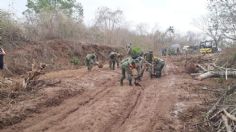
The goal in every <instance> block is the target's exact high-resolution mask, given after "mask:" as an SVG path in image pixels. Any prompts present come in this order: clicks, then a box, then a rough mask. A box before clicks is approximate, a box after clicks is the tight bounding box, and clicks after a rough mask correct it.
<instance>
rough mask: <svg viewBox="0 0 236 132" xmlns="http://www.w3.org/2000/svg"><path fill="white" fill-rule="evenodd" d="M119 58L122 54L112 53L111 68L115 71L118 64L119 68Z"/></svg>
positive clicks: (110, 57)
mask: <svg viewBox="0 0 236 132" xmlns="http://www.w3.org/2000/svg"><path fill="white" fill-rule="evenodd" d="M119 56H120V54H119V53H117V52H115V51H111V52H110V54H109V67H110V69H112V70H115V65H116V63H117V67H119Z"/></svg>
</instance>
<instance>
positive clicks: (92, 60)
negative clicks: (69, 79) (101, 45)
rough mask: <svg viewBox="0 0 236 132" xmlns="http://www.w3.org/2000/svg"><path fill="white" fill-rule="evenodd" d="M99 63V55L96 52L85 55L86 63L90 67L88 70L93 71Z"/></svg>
mask: <svg viewBox="0 0 236 132" xmlns="http://www.w3.org/2000/svg"><path fill="white" fill-rule="evenodd" d="M94 64H97V56H96V54H95V53H93V54H87V55H86V57H85V65H86V66H87V68H88V71H91V70H92V68H93V65H94Z"/></svg>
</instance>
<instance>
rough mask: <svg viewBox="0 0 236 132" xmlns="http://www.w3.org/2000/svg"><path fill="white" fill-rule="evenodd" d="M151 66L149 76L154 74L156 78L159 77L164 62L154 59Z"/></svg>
mask: <svg viewBox="0 0 236 132" xmlns="http://www.w3.org/2000/svg"><path fill="white" fill-rule="evenodd" d="M152 64H153V68H152V69H151V71H150V72H151V73H150V74H154V75H155V76H156V77H157V78H159V77H161V73H162V69H163V67H164V66H165V61H164V60H162V59H161V58H158V57H154V59H153V63H152ZM152 70H153V71H152ZM153 72H154V73H153ZM151 76H152V75H151Z"/></svg>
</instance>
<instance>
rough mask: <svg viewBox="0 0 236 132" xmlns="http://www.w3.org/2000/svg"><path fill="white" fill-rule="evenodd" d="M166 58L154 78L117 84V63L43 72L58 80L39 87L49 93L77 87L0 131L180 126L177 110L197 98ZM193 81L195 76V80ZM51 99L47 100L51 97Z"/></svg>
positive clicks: (148, 130) (138, 131)
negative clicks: (162, 69) (137, 83)
mask: <svg viewBox="0 0 236 132" xmlns="http://www.w3.org/2000/svg"><path fill="white" fill-rule="evenodd" d="M172 61H173V60H171V59H166V62H167V63H166V64H167V65H166V67H165V74H164V76H163V77H162V78H160V79H149V78H148V76H147V75H145V77H144V78H143V80H142V82H140V84H141V87H139V86H132V87H130V86H128V83H127V81H126V83H125V84H124V86H123V87H121V86H120V85H119V81H118V80H119V78H120V69H117V70H115V71H111V70H109V69H108V68H106V67H105V68H104V69H97V68H95V69H93V71H92V72H89V73H88V72H87V71H86V69H85V68H82V69H78V70H68V71H60V72H54V73H48V74H46V75H45V76H44V77H43V78H44V79H59V80H61V83H60V84H57V85H56V86H51V87H50V86H48V87H47V88H45V89H44V92H47V95H48V96H49V97H50V96H53V94H54V92H53V91H58V89H60V90H61V89H71V90H72V91H73V90H74V91H79V90H80V92H78V93H77V94H75V95H74V96H72V97H67V98H65V99H63V100H62V101H61V103H59V104H58V105H55V106H53V107H42V108H41V109H40V110H39V111H38V113H35V114H32V115H30V117H27V118H26V119H25V120H23V121H22V122H20V123H18V124H16V125H14V126H10V127H8V128H5V129H3V130H2V131H25V132H34V131H48V132H53V131H57V132H65V131H66V132H71V131H74V132H82V131H83V132H111V131H115V132H153V131H155V132H159V131H181V130H183V127H184V123H183V122H182V121H181V120H180V119H179V114H180V113H181V111H183V110H184V109H187V108H188V107H189V105H188V104H191V105H193V104H194V103H195V104H197V102H196V100H194V98H192V100H188V99H186V98H189V97H190V96H192V97H194V96H195V95H194V94H189V93H188V92H186V91H185V90H184V89H183V87H187V86H189V85H188V84H193V83H194V82H193V81H192V79H191V78H189V77H188V76H187V75H186V74H185V73H183V72H181V70H180V69H181V68H180V67H178V66H176V65H175V64H174V63H172ZM196 83H197V82H196ZM52 103H53V102H52Z"/></svg>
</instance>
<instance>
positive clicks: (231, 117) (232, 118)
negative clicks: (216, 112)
mask: <svg viewBox="0 0 236 132" xmlns="http://www.w3.org/2000/svg"><path fill="white" fill-rule="evenodd" d="M223 112H224V114H225V115H226V117H228V118H229V119H230V120H233V121H236V117H235V116H233V115H231V114H230V113H228V112H227V111H226V110H225V109H224V110H223Z"/></svg>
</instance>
